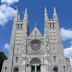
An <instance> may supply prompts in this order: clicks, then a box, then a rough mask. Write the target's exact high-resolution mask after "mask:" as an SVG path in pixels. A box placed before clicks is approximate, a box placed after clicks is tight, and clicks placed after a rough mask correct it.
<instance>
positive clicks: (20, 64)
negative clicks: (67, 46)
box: [2, 8, 72, 72]
mask: <svg viewBox="0 0 72 72" xmlns="http://www.w3.org/2000/svg"><path fill="white" fill-rule="evenodd" d="M9 53H10V55H9V58H8V59H7V60H6V61H4V63H3V68H2V72H72V71H71V66H70V61H69V59H68V58H65V57H64V53H63V45H62V41H61V37H60V30H59V22H58V16H57V13H56V9H55V8H54V12H53V19H51V20H49V18H48V14H47V9H46V8H45V13H44V35H42V33H41V32H40V31H39V29H38V28H37V27H36V26H35V28H34V29H33V30H32V32H31V33H30V34H29V31H28V13H27V9H25V14H24V19H23V21H21V20H20V17H19V15H18V12H17V14H16V16H15V17H14V24H13V29H12V34H11V41H10V48H9Z"/></svg>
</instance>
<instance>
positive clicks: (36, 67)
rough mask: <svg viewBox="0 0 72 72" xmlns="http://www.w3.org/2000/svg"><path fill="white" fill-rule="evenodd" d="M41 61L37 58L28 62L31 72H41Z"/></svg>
mask: <svg viewBox="0 0 72 72" xmlns="http://www.w3.org/2000/svg"><path fill="white" fill-rule="evenodd" d="M40 63H41V61H40V60H39V59H38V58H34V59H32V60H31V61H30V64H31V72H41V65H40Z"/></svg>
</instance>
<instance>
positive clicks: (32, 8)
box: [0, 0, 72, 65]
mask: <svg viewBox="0 0 72 72" xmlns="http://www.w3.org/2000/svg"><path fill="white" fill-rule="evenodd" d="M45 7H46V8H47V11H48V17H49V19H51V18H52V15H53V9H54V7H56V10H57V15H58V18H59V26H60V31H61V38H62V42H63V47H64V55H65V57H68V58H69V59H70V62H71V65H72V0H0V51H3V52H4V53H5V55H7V56H8V49H9V43H10V37H11V30H12V25H13V18H14V16H15V14H16V11H17V9H18V11H19V14H20V16H21V19H23V14H24V11H25V8H27V9H28V15H29V19H28V20H29V30H30V32H31V31H32V30H33V28H34V26H35V23H36V24H37V27H38V28H39V30H40V31H41V32H42V33H43V28H44V8H45Z"/></svg>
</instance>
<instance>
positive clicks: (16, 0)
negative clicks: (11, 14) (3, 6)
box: [1, 0, 19, 4]
mask: <svg viewBox="0 0 72 72" xmlns="http://www.w3.org/2000/svg"><path fill="white" fill-rule="evenodd" d="M15 2H19V0H1V3H7V4H13V3H15Z"/></svg>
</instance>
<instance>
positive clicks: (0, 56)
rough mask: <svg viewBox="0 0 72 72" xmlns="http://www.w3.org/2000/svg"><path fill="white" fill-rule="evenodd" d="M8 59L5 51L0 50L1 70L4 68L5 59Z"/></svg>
mask: <svg viewBox="0 0 72 72" xmlns="http://www.w3.org/2000/svg"><path fill="white" fill-rule="evenodd" d="M6 59H7V57H6V56H5V54H4V53H3V52H0V72H1V69H2V65H3V61H4V60H6Z"/></svg>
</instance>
